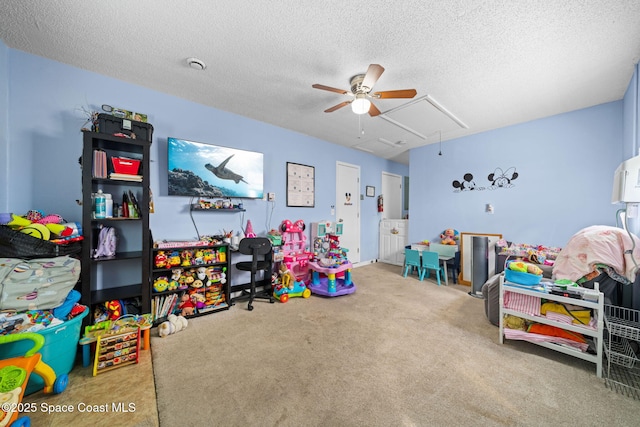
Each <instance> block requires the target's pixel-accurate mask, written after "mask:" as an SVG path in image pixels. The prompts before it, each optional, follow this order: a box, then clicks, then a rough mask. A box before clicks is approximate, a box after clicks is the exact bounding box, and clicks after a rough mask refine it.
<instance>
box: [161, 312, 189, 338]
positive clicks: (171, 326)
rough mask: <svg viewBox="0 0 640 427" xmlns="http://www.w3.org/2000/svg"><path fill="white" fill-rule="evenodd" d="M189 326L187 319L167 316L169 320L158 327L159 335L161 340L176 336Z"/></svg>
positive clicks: (172, 315) (171, 315)
mask: <svg viewBox="0 0 640 427" xmlns="http://www.w3.org/2000/svg"><path fill="white" fill-rule="evenodd" d="M188 324H189V321H188V320H187V319H186V318H185V317H183V316H176V315H175V314H170V315H168V316H167V320H166V321H164V322H162V323H161V324H160V325H159V326H158V335H159V336H160V338H164V337H166V336H167V335H171V334H175V333H176V332H180V331H181V330H183V329H186V327H187V325H188Z"/></svg>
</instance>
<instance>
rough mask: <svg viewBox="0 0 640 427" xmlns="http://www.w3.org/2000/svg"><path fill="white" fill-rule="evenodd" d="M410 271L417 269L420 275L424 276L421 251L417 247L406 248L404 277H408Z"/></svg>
mask: <svg viewBox="0 0 640 427" xmlns="http://www.w3.org/2000/svg"><path fill="white" fill-rule="evenodd" d="M409 271H411V272H413V271H416V272H417V273H418V277H421V276H422V266H421V265H420V252H419V251H417V250H415V249H407V248H405V250H404V274H403V276H404V277H407V273H409Z"/></svg>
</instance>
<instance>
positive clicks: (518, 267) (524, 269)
mask: <svg viewBox="0 0 640 427" xmlns="http://www.w3.org/2000/svg"><path fill="white" fill-rule="evenodd" d="M509 269H510V270H513V271H519V272H521V273H529V274H535V275H536V276H541V275H542V269H541V268H540V267H538V266H537V265H535V264H530V263H528V262H524V261H512V262H510V263H509Z"/></svg>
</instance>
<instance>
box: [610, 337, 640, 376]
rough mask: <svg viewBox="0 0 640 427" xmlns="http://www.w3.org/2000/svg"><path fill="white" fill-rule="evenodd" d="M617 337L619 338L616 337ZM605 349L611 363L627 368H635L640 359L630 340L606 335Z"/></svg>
mask: <svg viewBox="0 0 640 427" xmlns="http://www.w3.org/2000/svg"><path fill="white" fill-rule="evenodd" d="M616 338H617V339H616ZM604 351H605V353H606V355H607V358H608V359H609V360H610V361H611V363H615V364H617V365H620V366H624V367H625V368H633V367H635V365H636V362H637V361H638V357H636V353H635V352H634V351H633V349H632V348H631V344H629V340H627V339H625V338H619V337H608V336H607V335H606V334H605V336H604Z"/></svg>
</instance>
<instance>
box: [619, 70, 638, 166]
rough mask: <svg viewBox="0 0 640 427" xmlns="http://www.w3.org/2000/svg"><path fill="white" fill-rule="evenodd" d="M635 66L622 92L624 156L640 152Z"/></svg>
mask: <svg viewBox="0 0 640 427" xmlns="http://www.w3.org/2000/svg"><path fill="white" fill-rule="evenodd" d="M639 67H640V65H639V64H636V66H635V72H634V74H633V77H632V78H631V82H630V83H629V87H627V90H626V92H625V94H624V98H623V102H624V115H623V126H624V130H623V138H624V158H625V159H628V158H629V157H633V156H637V155H639V154H640V152H639V150H638V149H639V148H640V135H639V131H638V124H639V123H640V108H639V105H640V101H639V99H640V85H639V84H638V68H639Z"/></svg>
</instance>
